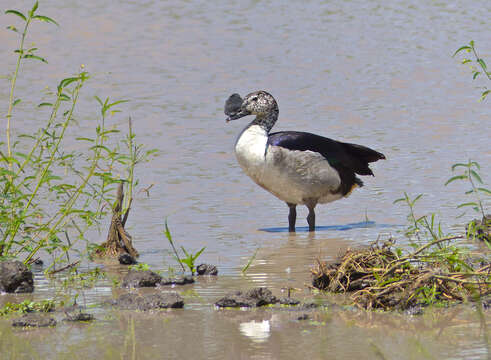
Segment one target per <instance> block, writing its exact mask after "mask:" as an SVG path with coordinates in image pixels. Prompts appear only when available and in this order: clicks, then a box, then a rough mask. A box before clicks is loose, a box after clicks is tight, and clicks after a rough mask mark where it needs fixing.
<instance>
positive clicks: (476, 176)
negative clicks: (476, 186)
mask: <svg viewBox="0 0 491 360" xmlns="http://www.w3.org/2000/svg"><path fill="white" fill-rule="evenodd" d="M471 175H472V177H473V178H474V179H476V180H477V181H478V182H479V183H480V184H482V179H481V177H480V176H479V174H478V173H477V172H476V171H475V170H471Z"/></svg>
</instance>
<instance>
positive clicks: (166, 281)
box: [160, 276, 194, 286]
mask: <svg viewBox="0 0 491 360" xmlns="http://www.w3.org/2000/svg"><path fill="white" fill-rule="evenodd" d="M192 283H194V279H193V277H192V276H181V277H176V278H162V279H161V280H160V285H163V286H166V285H187V284H192Z"/></svg>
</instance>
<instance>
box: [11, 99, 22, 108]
mask: <svg viewBox="0 0 491 360" xmlns="http://www.w3.org/2000/svg"><path fill="white" fill-rule="evenodd" d="M21 101H22V100H21V99H17V100H15V101H14V102H13V103H12V106H15V105H17V104H18V103H20V102H21Z"/></svg>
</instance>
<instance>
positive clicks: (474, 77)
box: [472, 71, 480, 80]
mask: <svg viewBox="0 0 491 360" xmlns="http://www.w3.org/2000/svg"><path fill="white" fill-rule="evenodd" d="M479 74H480V72H479V71H475V72H474V75H472V80H476V78H477V76H478V75H479Z"/></svg>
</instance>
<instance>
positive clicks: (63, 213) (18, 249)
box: [0, 2, 155, 262]
mask: <svg viewBox="0 0 491 360" xmlns="http://www.w3.org/2000/svg"><path fill="white" fill-rule="evenodd" d="M38 7H39V6H38V2H36V3H35V4H34V6H33V7H32V8H31V10H29V11H28V12H27V15H25V14H24V13H22V12H20V11H18V10H7V11H5V13H6V14H8V15H14V16H16V17H17V19H20V21H22V22H23V26H24V30H23V31H22V32H20V31H19V30H17V28H16V27H15V26H13V25H10V26H9V27H8V29H10V30H12V31H14V32H16V33H18V34H20V45H19V48H18V49H16V50H15V51H14V53H15V54H16V57H17V61H16V66H15V69H14V71H13V73H12V75H11V76H10V77H9V79H10V95H9V102H8V110H7V116H6V117H7V119H6V120H7V132H6V139H7V141H6V144H4V143H3V142H2V143H0V145H2V146H3V145H5V146H6V151H5V152H3V151H1V150H0V193H1V196H0V257H19V256H21V255H24V256H25V262H29V261H30V260H31V259H32V258H33V257H34V256H36V254H37V253H38V252H39V251H40V250H44V251H46V252H47V253H49V254H51V255H52V256H53V262H60V261H64V260H62V258H65V257H66V260H67V261H69V256H68V253H69V252H70V251H78V250H75V248H74V246H75V244H76V243H77V242H78V241H79V240H85V241H86V242H87V252H88V251H89V249H90V248H91V247H92V244H91V243H90V242H88V241H87V240H86V238H85V233H86V232H87V230H88V229H90V228H92V227H93V226H94V225H99V224H100V220H101V219H102V218H103V217H104V216H105V215H106V214H107V213H108V212H111V204H112V202H113V199H114V195H113V194H114V186H112V185H114V184H116V183H119V182H121V181H124V182H125V184H127V192H128V191H129V194H130V197H129V198H128V202H127V204H126V208H125V210H127V209H129V207H130V205H131V199H132V197H131V194H132V192H133V188H134V186H136V185H137V183H138V182H137V180H135V179H134V167H135V165H136V164H137V163H138V162H141V161H146V160H148V157H149V155H151V154H152V153H154V152H155V150H150V151H143V150H142V145H138V144H135V141H134V138H135V134H134V132H133V130H132V128H131V121H130V122H129V134H128V135H127V136H126V138H125V139H124V140H123V143H122V144H121V145H123V146H121V145H120V144H119V143H118V142H117V141H109V140H110V137H112V136H113V135H115V134H118V133H119V131H118V130H117V129H115V128H114V127H111V126H110V127H108V126H107V116H108V115H114V114H116V113H117V112H118V111H119V110H117V109H116V106H117V105H121V104H122V103H124V102H126V100H118V101H110V100H109V98H106V99H105V100H104V101H102V100H101V99H100V98H99V97H97V96H96V97H95V99H96V101H97V102H98V103H99V105H100V107H101V110H100V113H101V118H100V123H99V124H98V125H96V126H94V127H95V134H94V135H93V136H89V137H87V136H86V137H77V138H76V139H74V140H75V141H78V142H79V143H80V146H78V148H81V149H82V150H80V151H67V150H66V146H65V144H67V143H68V142H73V141H74V140H72V139H71V138H68V139H67V136H68V135H67V134H68V131H67V129H68V128H69V127H71V126H74V124H75V121H74V118H75V117H76V115H75V113H76V108H77V104H78V101H79V97H80V94H81V91H82V89H83V87H84V85H85V83H86V82H87V81H88V80H89V79H90V76H89V73H88V72H87V71H85V69H84V67H83V66H82V67H81V69H80V70H79V71H78V73H77V74H75V75H74V76H72V77H68V78H65V79H63V80H61V81H60V82H59V84H58V85H57V87H56V89H55V91H53V92H48V94H47V95H48V96H50V97H52V98H53V100H52V101H51V102H48V101H45V100H44V101H43V102H41V103H39V105H38V106H37V107H36V108H35V111H39V112H41V111H43V109H49V115H48V119H47V121H46V122H45V123H43V122H40V123H41V124H42V125H41V126H40V127H39V129H38V130H37V131H35V132H34V133H29V134H20V135H17V136H15V137H14V136H13V133H12V128H13V127H14V125H15V123H14V120H15V117H14V116H15V115H16V110H17V109H19V106H21V105H19V104H21V99H20V98H17V97H16V96H17V95H16V93H15V90H16V82H17V79H18V78H19V76H20V69H21V65H22V63H23V62H24V61H26V60H38V61H41V62H43V63H46V62H47V60H46V59H45V58H43V57H40V56H38V55H36V54H37V50H38V49H37V48H26V47H25V39H26V36H27V33H28V29H29V28H30V24H31V23H32V21H43V22H47V23H52V24H56V25H57V23H56V21H55V20H53V19H51V18H49V17H47V16H44V15H38V14H37V10H38ZM20 127H21V126H19V128H20ZM108 144H115V145H111V146H109V145H108ZM121 167H123V171H121V169H120V168H121ZM118 172H119V173H121V172H123V173H124V172H126V178H123V179H121V178H120V177H119V175H115V173H118ZM128 189H129V190H128ZM126 214H127V213H126ZM70 237H73V239H70Z"/></svg>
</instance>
